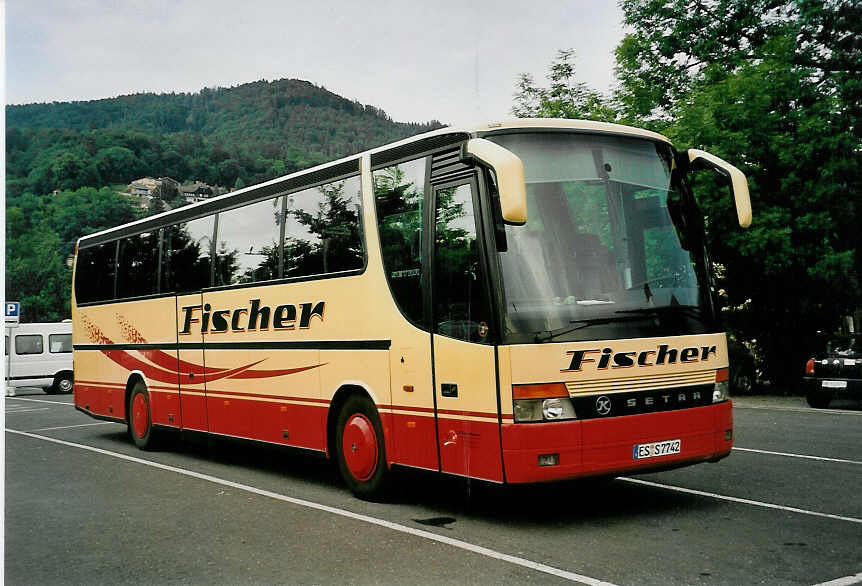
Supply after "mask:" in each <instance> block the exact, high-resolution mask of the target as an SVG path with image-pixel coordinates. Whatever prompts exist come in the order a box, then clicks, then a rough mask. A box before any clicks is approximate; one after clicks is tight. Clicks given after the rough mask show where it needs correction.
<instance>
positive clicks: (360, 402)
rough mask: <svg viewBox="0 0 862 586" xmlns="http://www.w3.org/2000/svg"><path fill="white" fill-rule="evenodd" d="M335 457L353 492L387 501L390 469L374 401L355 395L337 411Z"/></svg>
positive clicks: (365, 497)
mask: <svg viewBox="0 0 862 586" xmlns="http://www.w3.org/2000/svg"><path fill="white" fill-rule="evenodd" d="M333 449H334V451H335V457H336V460H337V461H338V470H339V472H340V473H341V477H342V478H344V482H345V483H346V484H347V486H348V487H349V488H350V490H351V491H352V492H353V494H354V495H356V496H357V497H359V498H361V499H363V500H370V501H380V500H385V498H386V496H387V495H388V492H389V485H390V477H391V474H390V471H389V469H388V468H387V465H386V449H385V446H384V442H383V426H382V425H381V424H380V417H379V416H378V415H377V409H376V408H375V407H374V403H372V402H371V400H370V399H368V398H367V397H365V396H362V395H353V396H352V397H350V398H349V399H347V402H345V403H344V406H342V408H341V411H339V413H338V420H337V422H336V430H335V446H333Z"/></svg>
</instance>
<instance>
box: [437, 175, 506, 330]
mask: <svg viewBox="0 0 862 586" xmlns="http://www.w3.org/2000/svg"><path fill="white" fill-rule="evenodd" d="M435 196H436V200H437V203H436V208H437V217H436V233H435V236H434V255H435V258H434V293H433V296H434V319H435V322H436V331H437V333H439V334H442V335H444V336H449V337H450V338H457V339H459V340H467V341H470V342H479V343H482V344H490V343H491V339H490V337H489V335H488V334H489V330H488V327H489V324H490V323H492V320H491V310H490V306H489V304H488V300H487V298H486V292H485V276H484V271H483V270H482V262H481V259H480V256H479V242H478V238H477V234H476V219H475V217H474V213H473V194H472V189H471V184H470V183H464V184H461V185H456V186H453V187H444V188H438V189H437V190H435Z"/></svg>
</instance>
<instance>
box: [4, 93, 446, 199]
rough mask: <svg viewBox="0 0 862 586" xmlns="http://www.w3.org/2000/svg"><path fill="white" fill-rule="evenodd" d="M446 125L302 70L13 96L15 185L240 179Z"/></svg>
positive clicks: (14, 190)
mask: <svg viewBox="0 0 862 586" xmlns="http://www.w3.org/2000/svg"><path fill="white" fill-rule="evenodd" d="M440 126H441V124H440V123H438V122H428V123H421V124H420V123H399V122H394V121H392V120H391V119H390V118H389V117H388V116H387V115H386V113H385V112H383V111H382V110H380V109H378V108H375V107H373V106H367V105H363V104H360V103H358V102H356V101H352V100H348V99H345V98H343V97H341V96H338V95H336V94H334V93H332V92H330V91H328V90H326V89H324V88H322V87H318V86H315V85H314V84H312V83H309V82H307V81H301V80H294V79H282V80H277V81H272V82H268V81H258V82H254V83H248V84H244V85H240V86H237V87H233V88H219V89H203V90H201V91H200V92H197V93H180V94H135V95H129V96H121V97H118V98H111V99H104V100H93V101H87V102H65V103H51V104H27V105H21V106H7V107H6V127H7V147H6V148H7V153H6V154H7V189H8V190H9V193H10V194H11V195H13V196H14V195H17V194H20V193H23V192H26V191H29V192H31V193H35V194H39V193H48V192H50V191H53V190H54V189H76V188H78V187H82V186H101V185H109V184H119V183H125V182H128V181H131V180H133V179H136V178H138V177H141V176H144V175H153V176H170V177H173V178H174V179H177V180H179V181H186V180H189V181H191V180H200V181H205V182H207V183H210V184H218V185H223V186H225V187H229V188H232V187H234V186H235V185H236V184H237V182H239V184H241V185H248V184H251V183H255V182H258V181H262V180H265V179H269V178H271V177H275V176H278V175H282V174H284V173H289V172H291V171H295V170H298V169H301V168H304V167H308V166H310V165H313V164H316V163H320V162H324V161H327V160H331V159H335V158H338V157H341V156H345V155H349V154H352V153H356V152H359V151H361V150H364V149H367V148H370V147H373V146H378V145H381V144H385V143H387V142H391V141H394V140H398V139H401V138H404V137H407V136H411V135H414V134H418V133H420V132H424V131H426V130H430V129H433V128H438V127H440Z"/></svg>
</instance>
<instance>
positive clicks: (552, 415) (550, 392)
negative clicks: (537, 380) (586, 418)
mask: <svg viewBox="0 0 862 586" xmlns="http://www.w3.org/2000/svg"><path fill="white" fill-rule="evenodd" d="M512 399H513V405H514V408H515V409H514V410H515V423H524V422H528V421H562V420H565V419H575V417H576V416H575V407H574V405H573V404H572V400H571V399H570V398H569V392H568V390H566V385H565V384H563V383H542V384H535V385H513V386H512Z"/></svg>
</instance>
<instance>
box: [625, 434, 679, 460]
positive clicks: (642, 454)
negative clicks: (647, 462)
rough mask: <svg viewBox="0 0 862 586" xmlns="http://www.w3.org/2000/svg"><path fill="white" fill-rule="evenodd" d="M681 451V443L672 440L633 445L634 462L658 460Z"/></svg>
mask: <svg viewBox="0 0 862 586" xmlns="http://www.w3.org/2000/svg"><path fill="white" fill-rule="evenodd" d="M681 451H682V441H681V440H678V439H674V440H667V441H663V442H653V443H651V444H635V447H634V457H635V460H643V459H644V458H659V457H661V456H670V455H672V454H679V453H680V452H681Z"/></svg>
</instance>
